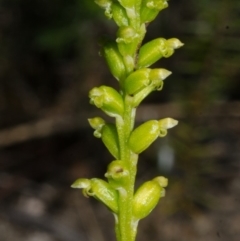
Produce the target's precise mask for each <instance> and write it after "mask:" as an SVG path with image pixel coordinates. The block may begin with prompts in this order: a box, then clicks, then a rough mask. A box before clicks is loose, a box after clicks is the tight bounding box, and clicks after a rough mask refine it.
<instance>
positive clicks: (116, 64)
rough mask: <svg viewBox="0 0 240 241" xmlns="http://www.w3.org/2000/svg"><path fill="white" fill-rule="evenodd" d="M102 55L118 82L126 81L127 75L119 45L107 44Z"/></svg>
mask: <svg viewBox="0 0 240 241" xmlns="http://www.w3.org/2000/svg"><path fill="white" fill-rule="evenodd" d="M102 53H103V56H104V58H105V59H106V61H107V65H108V67H109V70H110V72H111V73H112V75H113V76H114V77H115V78H116V79H117V80H121V79H124V78H125V75H126V70H125V65H124V62H123V58H122V55H121V54H120V52H119V51H118V47H117V44H116V43H115V42H110V41H108V42H105V44H104V47H103V50H102Z"/></svg>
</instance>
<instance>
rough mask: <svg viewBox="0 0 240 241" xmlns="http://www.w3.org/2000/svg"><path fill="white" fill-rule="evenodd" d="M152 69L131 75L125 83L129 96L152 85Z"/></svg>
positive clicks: (138, 71)
mask: <svg viewBox="0 0 240 241" xmlns="http://www.w3.org/2000/svg"><path fill="white" fill-rule="evenodd" d="M150 72H151V69H147V68H143V69H139V70H136V71H135V72H133V73H132V74H130V75H129V76H128V77H127V78H126V79H125V81H124V89H125V91H126V92H127V93H128V94H129V95H134V94H136V93H137V92H139V91H140V90H142V89H143V88H145V87H146V86H148V85H149V84H150V78H149V74H150Z"/></svg>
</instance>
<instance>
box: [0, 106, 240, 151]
mask: <svg viewBox="0 0 240 241" xmlns="http://www.w3.org/2000/svg"><path fill="white" fill-rule="evenodd" d="M190 104H191V103H190ZM192 104H193V105H194V103H192ZM98 115H99V113H98V111H93V112H81V114H80V115H74V114H72V115H62V116H54V117H47V118H46V117H45V118H42V119H39V120H37V121H35V122H31V123H26V124H21V125H17V126H14V127H12V128H8V129H2V130H0V147H7V146H11V145H14V144H18V143H21V142H25V141H29V140H32V139H36V138H44V137H48V136H52V135H54V134H59V133H64V132H70V131H78V130H80V129H85V128H86V127H87V126H88V123H87V119H88V118H89V117H91V116H98ZM168 115H171V116H173V117H174V118H177V119H181V118H184V116H183V112H182V105H181V104H176V103H168V104H162V105H143V106H142V107H140V108H139V110H138V113H137V122H142V121H146V120H148V119H149V116H152V117H153V119H158V118H163V117H166V116H168ZM218 117H219V118H221V119H222V118H227V119H229V118H240V102H228V103H221V102H217V103H215V104H213V105H212V106H210V107H209V109H208V110H206V111H205V112H201V113H199V118H203V119H206V118H218ZM236 128H239V126H236Z"/></svg>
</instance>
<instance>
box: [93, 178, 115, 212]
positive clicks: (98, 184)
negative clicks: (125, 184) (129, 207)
mask: <svg viewBox="0 0 240 241" xmlns="http://www.w3.org/2000/svg"><path fill="white" fill-rule="evenodd" d="M89 195H90V196H91V195H92V196H93V197H94V198H96V199H98V200H99V201H101V202H102V203H104V204H105V205H106V206H107V207H108V208H109V209H110V210H111V211H113V212H114V213H117V212H118V193H117V191H116V190H115V189H113V188H112V187H111V186H110V184H109V183H107V182H105V181H104V180H102V179H98V178H93V179H91V189H90V192H89Z"/></svg>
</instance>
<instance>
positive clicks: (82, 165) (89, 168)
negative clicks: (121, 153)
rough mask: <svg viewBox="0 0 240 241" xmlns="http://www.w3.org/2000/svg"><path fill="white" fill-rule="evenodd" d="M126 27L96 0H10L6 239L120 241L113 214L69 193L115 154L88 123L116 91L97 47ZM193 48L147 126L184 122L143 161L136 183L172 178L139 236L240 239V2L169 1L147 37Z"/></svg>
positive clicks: (4, 64)
mask: <svg viewBox="0 0 240 241" xmlns="http://www.w3.org/2000/svg"><path fill="white" fill-rule="evenodd" d="M115 32H116V26H115V25H114V23H113V22H111V21H108V20H106V19H105V18H104V15H103V12H102V11H101V10H100V9H99V8H98V7H97V6H96V5H95V4H94V3H93V1H91V0H58V1H57V0H51V1H49V0H21V1H19V0H1V1H0V241H13V240H18V241H23V240H24V241H80V240H81V241H96V240H98V241H104V240H114V231H113V226H114V225H113V218H112V215H111V214H110V213H109V212H108V211H107V210H106V209H105V208H104V207H103V206H102V205H101V204H100V203H98V202H96V201H95V200H93V199H86V198H84V197H83V196H82V194H81V193H80V192H79V191H77V190H73V189H71V188H70V185H71V183H72V182H73V181H74V180H75V179H76V178H78V177H86V178H91V177H103V175H104V173H105V170H106V166H107V164H108V163H109V162H110V161H111V160H112V157H111V156H110V155H109V154H108V152H107V151H106V150H105V149H104V148H103V144H102V143H101V141H99V140H97V139H95V138H94V137H93V135H92V130H91V128H90V127H89V126H88V122H87V118H91V117H95V116H98V115H102V113H101V112H100V111H99V110H97V109H96V108H94V106H91V105H89V99H88V92H89V90H90V89H91V88H92V87H94V86H99V85H101V84H106V85H111V86H114V87H116V86H117V83H116V81H115V80H114V78H113V77H112V76H111V75H110V74H109V72H108V70H107V68H106V65H105V62H104V60H103V58H101V57H100V56H99V55H98V52H99V45H98V41H99V39H100V37H101V36H103V35H110V36H114V35H115ZM156 37H165V38H171V37H177V38H179V39H180V40H181V41H182V42H183V43H185V45H184V47H183V48H181V49H179V50H177V51H176V53H175V54H174V55H173V56H172V57H171V58H169V59H163V60H161V61H159V62H158V63H157V64H156V65H155V66H157V67H164V68H167V69H169V70H171V71H172V72H173V74H172V75H171V76H170V77H169V78H167V79H166V80H165V85H164V88H163V91H161V92H156V93H153V94H152V95H151V96H149V97H148V98H147V99H146V100H145V101H144V103H143V104H142V105H141V107H140V108H139V110H138V112H137V122H138V123H141V122H142V121H145V120H148V119H158V118H164V117H168V116H169V117H173V118H176V119H178V120H179V125H178V126H177V127H176V128H174V129H172V130H170V131H169V134H168V136H167V137H165V138H162V139H159V140H157V141H156V142H155V143H154V144H153V145H152V146H151V147H150V148H149V149H148V150H147V151H145V152H144V153H143V154H142V155H141V156H140V161H139V172H138V180H137V185H139V184H140V183H142V182H143V181H145V180H149V179H152V178H153V177H155V176H157V175H165V176H166V177H168V178H169V186H168V187H167V195H166V197H165V198H164V199H163V200H162V201H161V202H160V204H159V205H158V206H157V208H156V209H155V210H154V212H153V213H152V214H151V215H150V216H149V217H148V218H146V219H145V220H143V221H141V222H140V229H139V233H138V239H137V240H139V241H143V240H145V241H146V240H151V241H157V240H161V241H175V240H177V241H192V240H195V241H216V240H223V241H239V240H240V226H239V224H240V161H239V159H240V150H239V149H240V137H239V135H240V122H239V121H240V95H239V92H240V87H239V79H240V1H238V0H232V1H229V0H212V1H207V0H201V1H195V0H182V1H176V0H175V1H174V0H172V1H170V7H169V8H168V9H166V10H164V11H162V12H161V14H160V15H159V16H158V18H157V19H156V20H155V21H154V22H153V23H152V24H150V25H149V27H148V33H147V36H146V39H145V41H148V40H151V39H153V38H156Z"/></svg>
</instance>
